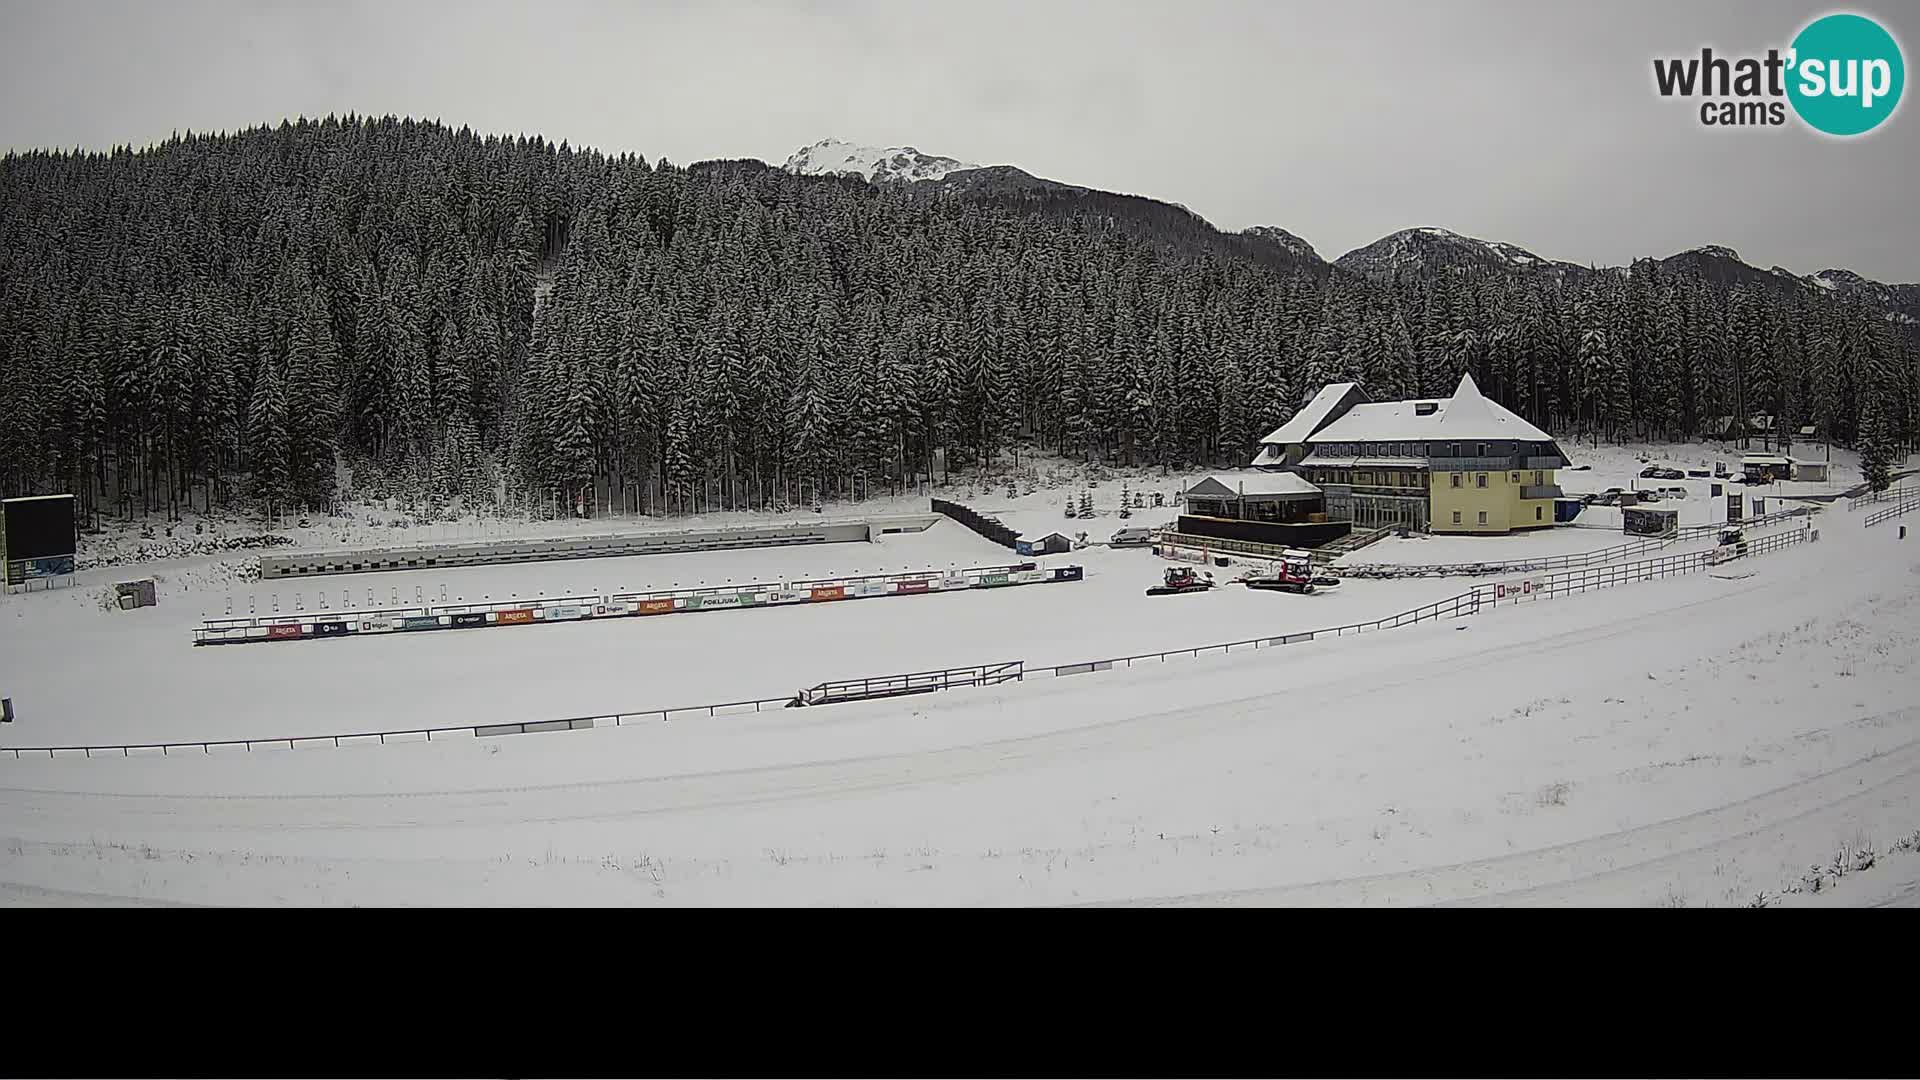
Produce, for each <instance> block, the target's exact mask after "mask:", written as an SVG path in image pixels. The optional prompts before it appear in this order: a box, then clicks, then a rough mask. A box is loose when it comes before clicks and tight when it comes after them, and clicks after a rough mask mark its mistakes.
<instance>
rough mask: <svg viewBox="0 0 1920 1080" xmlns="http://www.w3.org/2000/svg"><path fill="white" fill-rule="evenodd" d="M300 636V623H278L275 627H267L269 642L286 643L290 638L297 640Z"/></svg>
mask: <svg viewBox="0 0 1920 1080" xmlns="http://www.w3.org/2000/svg"><path fill="white" fill-rule="evenodd" d="M299 636H300V624H299V623H276V624H274V625H273V626H269V627H267V640H269V641H284V640H286V639H288V638H297V637H299Z"/></svg>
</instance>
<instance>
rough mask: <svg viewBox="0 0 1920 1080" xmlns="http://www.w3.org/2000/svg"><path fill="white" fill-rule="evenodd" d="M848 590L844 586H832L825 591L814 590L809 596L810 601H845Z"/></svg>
mask: <svg viewBox="0 0 1920 1080" xmlns="http://www.w3.org/2000/svg"><path fill="white" fill-rule="evenodd" d="M846 597H847V589H846V586H844V585H830V586H828V587H827V588H824V589H814V590H812V591H811V592H810V593H808V595H807V599H809V600H844V599H846Z"/></svg>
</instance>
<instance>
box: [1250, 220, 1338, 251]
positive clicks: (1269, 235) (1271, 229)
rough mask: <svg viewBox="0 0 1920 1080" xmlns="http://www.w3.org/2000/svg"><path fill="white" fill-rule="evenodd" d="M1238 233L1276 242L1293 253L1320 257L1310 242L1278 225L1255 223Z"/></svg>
mask: <svg viewBox="0 0 1920 1080" xmlns="http://www.w3.org/2000/svg"><path fill="white" fill-rule="evenodd" d="M1240 235H1242V236H1252V237H1257V238H1258V239H1261V240H1265V241H1267V242H1268V243H1272V244H1278V245H1280V246H1281V247H1283V248H1286V249H1287V250H1288V251H1291V252H1293V253H1294V254H1295V255H1300V256H1303V257H1305V258H1309V259H1317V258H1319V257H1320V254H1319V252H1316V251H1314V250H1313V245H1312V244H1309V243H1307V242H1306V241H1305V240H1302V239H1300V238H1299V237H1297V236H1295V235H1293V234H1292V233H1290V232H1288V231H1287V230H1285V229H1283V228H1281V227H1280V226H1278V225H1255V226H1253V227H1252V228H1248V229H1243V230H1241V233H1240Z"/></svg>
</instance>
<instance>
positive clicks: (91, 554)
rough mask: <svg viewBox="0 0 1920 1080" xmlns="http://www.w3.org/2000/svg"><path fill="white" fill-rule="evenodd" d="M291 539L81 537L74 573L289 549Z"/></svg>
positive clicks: (251, 537) (286, 537)
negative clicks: (229, 554)
mask: <svg viewBox="0 0 1920 1080" xmlns="http://www.w3.org/2000/svg"><path fill="white" fill-rule="evenodd" d="M293 544H294V540H293V538H292V537H288V536H275V535H272V534H264V535H255V536H229V537H206V536H200V537H186V536H174V537H167V538H164V539H161V538H155V539H138V538H135V539H129V538H128V537H125V536H114V535H111V534H109V535H103V536H100V537H88V536H82V537H81V540H80V551H79V553H78V554H77V555H76V556H75V557H74V560H73V565H74V569H75V570H93V569H98V568H101V567H108V566H124V565H128V564H132V563H144V562H160V561H165V560H172V559H190V558H195V557H197V556H202V555H223V554H226V553H228V552H233V551H253V550H260V549H266V548H277V547H291V546H293Z"/></svg>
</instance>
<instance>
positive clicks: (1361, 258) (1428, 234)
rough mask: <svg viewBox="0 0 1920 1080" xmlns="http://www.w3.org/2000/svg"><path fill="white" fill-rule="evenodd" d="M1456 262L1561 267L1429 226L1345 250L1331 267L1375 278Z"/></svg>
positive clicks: (1516, 249) (1524, 252)
mask: <svg viewBox="0 0 1920 1080" xmlns="http://www.w3.org/2000/svg"><path fill="white" fill-rule="evenodd" d="M1460 263H1470V264H1479V265H1489V266H1507V267H1512V268H1515V269H1523V270H1526V269H1547V270H1551V271H1554V272H1558V271H1559V270H1560V269H1562V268H1563V267H1562V266H1561V264H1556V263H1554V262H1552V261H1551V260H1548V259H1543V258H1541V257H1540V256H1538V255H1535V254H1534V253H1533V252H1531V251H1528V250H1527V249H1525V248H1522V247H1515V246H1514V245H1512V244H1503V243H1501V242H1499V241H1497V240H1481V239H1478V238H1476V237H1472V236H1462V235H1461V234H1459V233H1457V232H1454V231H1453V230H1451V229H1441V228H1436V227H1434V226H1431V225H1424V226H1421V227H1419V228H1414V229H1402V230H1400V231H1399V232H1396V233H1391V234H1389V235H1387V236H1383V237H1381V238H1380V239H1378V240H1375V241H1374V242H1373V243H1371V244H1368V245H1367V246H1366V247H1363V248H1359V249H1357V250H1354V251H1349V252H1347V253H1346V254H1345V255H1342V256H1340V258H1339V259H1338V260H1336V261H1335V265H1337V266H1341V267H1344V268H1346V269H1348V270H1354V271H1357V272H1360V273H1365V274H1375V275H1384V274H1389V273H1392V272H1393V271H1395V270H1405V269H1418V268H1423V267H1427V268H1431V267H1438V266H1446V265H1456V264H1460Z"/></svg>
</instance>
